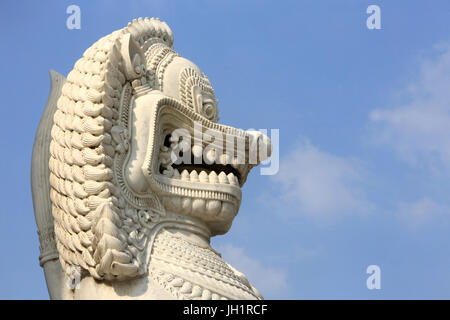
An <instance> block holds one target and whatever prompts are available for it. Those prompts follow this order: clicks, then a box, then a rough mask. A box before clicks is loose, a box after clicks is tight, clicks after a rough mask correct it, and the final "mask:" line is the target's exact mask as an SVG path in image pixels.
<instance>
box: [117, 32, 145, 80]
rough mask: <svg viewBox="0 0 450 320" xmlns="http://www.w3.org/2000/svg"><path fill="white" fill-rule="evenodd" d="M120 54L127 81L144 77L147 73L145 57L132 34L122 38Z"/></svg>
mask: <svg viewBox="0 0 450 320" xmlns="http://www.w3.org/2000/svg"><path fill="white" fill-rule="evenodd" d="M120 53H121V54H122V58H123V61H124V65H123V67H124V71H125V76H126V78H127V80H130V81H131V80H134V79H137V78H140V77H142V76H144V74H145V71H146V61H145V55H144V52H143V51H142V49H141V47H140V46H139V44H138V43H137V42H136V41H135V40H134V39H133V38H132V37H131V34H126V35H124V36H123V37H122V40H121V49H120Z"/></svg>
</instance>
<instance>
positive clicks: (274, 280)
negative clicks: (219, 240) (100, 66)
mask: <svg viewBox="0 0 450 320" xmlns="http://www.w3.org/2000/svg"><path fill="white" fill-rule="evenodd" d="M217 250H218V251H219V252H220V253H221V254H222V257H223V258H224V260H225V261H226V262H228V263H229V264H231V265H232V266H233V267H234V268H236V269H237V270H239V271H240V272H242V273H243V274H245V276H246V277H247V279H248V280H249V281H250V283H251V284H252V285H253V286H254V287H255V288H256V289H257V290H258V291H259V292H260V293H261V294H262V295H263V297H264V298H269V299H270V298H276V297H280V296H283V293H285V291H286V290H288V284H287V280H286V277H287V276H286V273H285V272H284V271H282V270H278V269H273V268H269V267H265V266H263V265H262V264H261V262H259V261H258V260H256V259H255V258H252V257H249V256H248V255H247V254H246V253H245V252H244V249H243V248H239V247H235V246H233V245H230V244H226V245H223V246H218V248H217Z"/></svg>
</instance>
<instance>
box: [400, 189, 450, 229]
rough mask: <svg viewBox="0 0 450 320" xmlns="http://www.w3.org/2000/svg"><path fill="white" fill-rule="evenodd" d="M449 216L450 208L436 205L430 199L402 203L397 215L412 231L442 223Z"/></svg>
mask: <svg viewBox="0 0 450 320" xmlns="http://www.w3.org/2000/svg"><path fill="white" fill-rule="evenodd" d="M449 214H450V207H448V206H446V205H442V204H439V203H436V202H435V201H434V200H432V199H430V198H428V197H424V198H421V199H419V200H417V201H415V202H412V203H401V204H399V206H398V211H397V213H396V215H397V217H398V218H399V219H400V220H401V221H402V222H404V223H405V224H406V225H407V226H408V227H409V228H411V229H417V228H419V227H422V226H424V225H426V224H429V223H432V222H436V221H439V222H441V223H442V222H443V220H444V219H445V218H446V217H448V216H449Z"/></svg>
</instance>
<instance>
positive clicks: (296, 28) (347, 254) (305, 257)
mask: <svg viewBox="0 0 450 320" xmlns="http://www.w3.org/2000/svg"><path fill="white" fill-rule="evenodd" d="M71 4H76V5H78V6H80V8H81V29H80V30H68V29H67V28H66V19H67V17H68V15H67V14H66V8H67V7H68V6H69V5H71ZM371 4H376V5H379V6H380V8H381V27H382V29H381V30H368V29H367V27H366V19H367V17H368V14H366V8H367V7H368V6H369V5H371ZM0 8H1V10H0V17H1V19H0V30H1V31H0V32H1V35H2V62H1V64H0V68H1V69H0V71H1V74H2V77H1V80H0V82H1V88H2V89H1V90H2V96H3V103H2V108H3V118H4V121H3V123H2V125H1V126H0V131H1V134H0V141H1V143H0V145H1V146H2V151H1V152H2V156H1V157H0V161H1V162H0V167H1V168H2V169H3V177H2V183H1V184H0V195H1V203H2V209H1V214H0V250H1V258H0V298H3V299H16V298H20V299H47V298H48V294H47V290H46V285H45V281H44V276H43V272H42V269H41V268H40V267H39V263H38V256H39V248H38V237H37V234H36V225H35V221H34V216H33V207H32V201H31V191H30V182H29V181H30V178H29V171H30V159H31V151H32V145H33V139H34V134H35V130H36V128H37V126H38V123H39V119H40V116H41V113H42V111H43V108H44V105H45V103H46V100H47V97H48V93H49V88H50V83H49V75H48V71H49V70H50V69H53V70H56V71H58V72H60V73H62V74H64V75H67V73H68V72H69V71H70V70H71V69H72V67H73V64H74V62H75V61H76V60H77V59H78V58H79V57H80V56H81V54H82V53H83V52H84V50H85V49H87V48H88V47H89V46H90V45H91V44H93V43H94V42H95V41H96V40H97V39H99V38H100V37H102V36H104V35H106V34H108V33H110V32H112V31H114V30H116V29H119V28H121V27H123V26H125V25H126V24H127V23H128V21H130V20H132V19H133V18H137V17H140V16H142V17H145V16H148V17H151V16H157V17H160V18H161V19H162V20H165V21H166V22H167V23H168V24H169V26H170V27H171V29H172V31H173V33H174V38H175V43H174V47H175V49H176V50H177V51H178V52H179V53H180V54H181V55H183V56H184V57H187V58H188V59H191V60H192V61H194V62H195V63H196V64H197V65H199V67H200V68H202V70H203V71H204V72H205V73H206V74H207V75H208V77H209V79H210V80H211V82H212V84H213V86H214V88H215V91H216V95H217V97H218V98H219V100H220V102H219V109H220V114H219V115H220V118H221V122H222V123H225V124H229V125H233V126H235V127H239V128H244V129H246V128H258V129H259V128H265V129H279V130H280V141H279V142H280V171H279V173H278V174H277V175H274V176H262V175H260V174H259V170H257V169H256V170H254V171H253V172H252V173H251V174H250V176H249V178H248V180H247V183H246V185H245V186H244V189H243V202H242V205H241V209H240V212H239V215H238V216H237V217H236V219H235V222H234V224H233V227H232V229H231V230H230V232H229V233H228V234H226V235H224V236H220V237H217V238H214V239H213V240H212V243H213V246H214V247H216V248H218V250H219V251H220V252H222V254H223V256H224V257H225V259H227V260H228V261H229V262H231V263H232V264H233V265H235V267H236V268H237V269H240V270H241V271H243V272H244V273H245V274H247V276H248V278H249V279H250V280H251V281H252V282H253V284H254V285H255V287H257V288H258V289H259V290H260V291H261V293H262V294H263V295H264V297H265V298H274V299H351V298H353V299H380V298H384V299H395V298H400V299H437V298H439V299H449V298H450V275H449V272H448V268H449V266H450V236H449V235H450V200H449V197H448V194H449V191H450V139H449V137H450V90H449V89H448V88H450V22H449V19H448V13H449V12H450V3H449V2H448V1H445V0H435V1H400V0H399V1H381V0H371V1H362V0H358V1H357V0H345V1H344V0H342V1H335V0H329V1H325V0H321V1H312V0H311V1H261V0H260V1H230V0H229V1H213V0H203V1H162V0H158V1H143V0H142V1H127V2H118V1H106V0H105V1H79V0H78V1H46V2H45V5H44V4H43V2H37V1H2V3H1V4H0ZM372 264H375V265H378V266H380V268H381V289H380V290H368V289H367V288H366V279H367V277H368V275H367V274H366V268H367V267H368V266H369V265H372Z"/></svg>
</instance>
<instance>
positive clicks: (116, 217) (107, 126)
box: [49, 18, 173, 280]
mask: <svg viewBox="0 0 450 320" xmlns="http://www.w3.org/2000/svg"><path fill="white" fill-rule="evenodd" d="M129 38H131V40H128V41H127V39H129ZM129 41H132V42H133V44H137V45H138V48H137V49H136V50H134V51H133V50H131V52H132V54H131V55H130V57H125V56H124V52H125V51H127V50H128V51H130V50H129V49H130V48H127V47H126V46H128V45H129V44H130V42H129ZM155 43H159V44H163V45H165V46H167V47H168V48H171V47H172V44H173V36H172V32H171V30H170V29H169V27H168V26H167V25H166V24H165V23H164V22H161V21H159V20H158V19H154V18H152V19H148V18H145V19H141V18H140V19H138V20H134V21H133V22H132V23H130V24H128V26H127V27H125V28H123V29H121V30H118V31H115V32H113V33H111V34H109V35H107V36H105V37H103V38H101V39H100V40H98V41H97V42H96V43H95V44H93V45H92V46H91V47H90V48H89V49H87V50H86V51H85V53H84V54H83V57H82V58H80V59H79V60H78V61H77V62H76V63H75V66H74V69H73V70H72V71H71V72H70V73H69V75H68V77H67V81H66V83H65V84H64V86H63V88H62V94H61V96H60V98H59V100H58V103H57V111H56V112H55V114H54V124H53V127H52V131H51V135H52V141H51V143H50V160H49V168H50V185H51V191H50V198H51V201H52V214H53V217H54V221H55V234H56V239H57V248H58V252H59V259H60V261H61V264H62V267H63V269H64V270H66V271H67V269H68V268H69V267H74V268H76V269H77V270H80V271H85V272H89V273H90V274H91V275H92V276H93V277H94V278H96V279H106V280H111V279H126V278H130V277H136V276H138V275H141V274H143V273H144V272H145V262H144V259H142V257H141V256H140V251H139V250H140V248H138V247H137V246H136V245H135V242H134V241H133V232H134V231H135V230H134V229H133V228H132V227H130V226H129V221H130V219H129V217H127V216H126V213H125V212H124V211H125V210H124V201H123V199H122V198H121V194H120V188H119V187H118V186H117V185H116V184H115V182H114V169H113V162H114V156H115V154H116V153H117V152H118V151H117V150H119V146H118V143H117V141H115V139H113V135H114V131H113V130H112V129H113V128H114V127H115V126H117V125H119V123H118V122H119V106H120V99H121V94H122V91H123V88H124V86H126V84H127V83H131V82H134V81H140V80H141V79H142V81H146V80H145V79H146V73H147V71H146V66H145V65H146V63H145V55H142V54H139V52H145V51H146V50H147V49H148V48H149V47H150V46H152V45H153V44H155ZM131 49H133V48H131ZM128 51H127V52H128ZM130 60H131V67H132V68H131V69H130V63H129V61H130ZM127 224H128V225H127ZM127 226H128V227H127Z"/></svg>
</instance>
